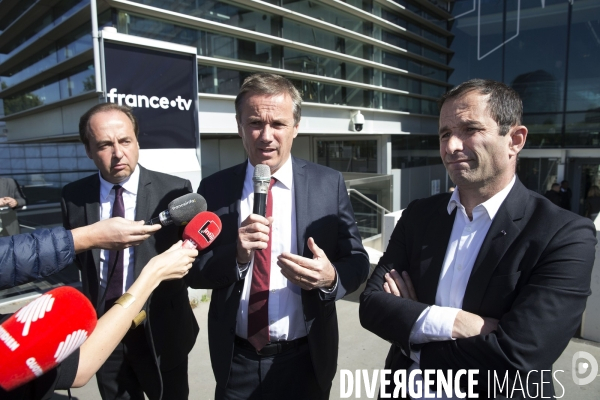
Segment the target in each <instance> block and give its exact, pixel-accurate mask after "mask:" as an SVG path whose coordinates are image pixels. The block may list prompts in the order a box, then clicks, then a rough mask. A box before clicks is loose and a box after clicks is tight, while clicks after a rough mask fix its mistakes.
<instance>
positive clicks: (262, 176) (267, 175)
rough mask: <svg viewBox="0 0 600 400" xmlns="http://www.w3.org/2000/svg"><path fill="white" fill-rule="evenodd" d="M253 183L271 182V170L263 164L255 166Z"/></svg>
mask: <svg viewBox="0 0 600 400" xmlns="http://www.w3.org/2000/svg"><path fill="white" fill-rule="evenodd" d="M252 180H253V181H267V182H269V181H270V180H271V168H269V166H268V165H265V164H256V167H254V175H253V176H252Z"/></svg>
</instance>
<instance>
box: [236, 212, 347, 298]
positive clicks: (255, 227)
mask: <svg viewBox="0 0 600 400" xmlns="http://www.w3.org/2000/svg"><path fill="white" fill-rule="evenodd" d="M272 224H273V217H269V218H265V217H263V216H260V215H257V214H250V215H249V216H248V218H246V219H245V220H244V221H243V222H242V224H241V226H240V228H239V230H238V240H237V262H238V263H239V264H246V263H248V262H250V260H251V259H252V255H253V253H254V251H255V250H259V249H266V248H267V245H268V242H269V231H270V229H271V226H272ZM307 244H308V248H309V249H310V251H311V252H312V253H313V258H306V257H302V256H299V255H297V254H292V253H288V252H284V253H282V254H280V255H279V256H278V257H277V265H278V266H279V268H281V274H282V275H283V276H285V277H286V278H287V279H288V280H289V281H290V282H293V283H294V284H296V285H298V286H299V287H301V288H302V289H304V290H312V289H316V288H323V289H329V288H332V287H333V286H334V284H335V282H336V271H335V268H334V267H333V265H331V262H330V261H329V259H328V258H327V255H325V252H324V251H323V250H322V249H321V248H320V247H319V246H317V244H316V243H315V241H314V239H313V238H308V242H307Z"/></svg>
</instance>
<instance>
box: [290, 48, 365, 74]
mask: <svg viewBox="0 0 600 400" xmlns="http://www.w3.org/2000/svg"><path fill="white" fill-rule="evenodd" d="M283 60H284V68H285V69H287V70H291V71H298V72H305V73H309V74H314V75H321V76H327V77H330V78H337V79H344V80H349V81H353V82H359V83H370V81H371V75H372V71H371V73H367V74H365V72H364V71H365V70H369V69H368V68H364V67H362V66H360V65H356V64H352V63H346V62H342V61H339V60H336V59H333V58H329V57H321V56H319V55H314V54H307V53H305V52H303V51H298V50H295V49H291V48H289V47H284V48H283Z"/></svg>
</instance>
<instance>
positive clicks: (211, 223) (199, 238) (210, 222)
mask: <svg viewBox="0 0 600 400" xmlns="http://www.w3.org/2000/svg"><path fill="white" fill-rule="evenodd" d="M220 233H221V219H219V217H218V216H217V215H216V214H214V213H212V212H210V211H204V212H202V213H200V214H198V215H196V216H195V217H194V218H193V219H192V220H191V221H190V222H189V224H187V226H186V227H185V229H184V230H183V239H184V240H191V241H193V242H194V243H196V246H198V247H197V248H198V250H204V249H206V248H207V247H208V246H210V244H211V243H212V242H214V241H215V239H216V238H217V236H219V234H220Z"/></svg>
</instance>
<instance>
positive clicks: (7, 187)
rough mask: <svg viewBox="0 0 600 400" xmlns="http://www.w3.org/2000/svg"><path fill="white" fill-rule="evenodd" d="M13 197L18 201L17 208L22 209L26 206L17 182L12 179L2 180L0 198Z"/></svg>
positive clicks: (0, 179)
mask: <svg viewBox="0 0 600 400" xmlns="http://www.w3.org/2000/svg"><path fill="white" fill-rule="evenodd" d="M6 196H8V197H12V198H13V199H15V200H16V201H17V206H16V207H15V208H21V207H23V206H24V205H25V199H24V198H23V195H22V194H21V189H19V186H18V185H17V182H16V181H15V180H14V179H11V178H0V197H6Z"/></svg>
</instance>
